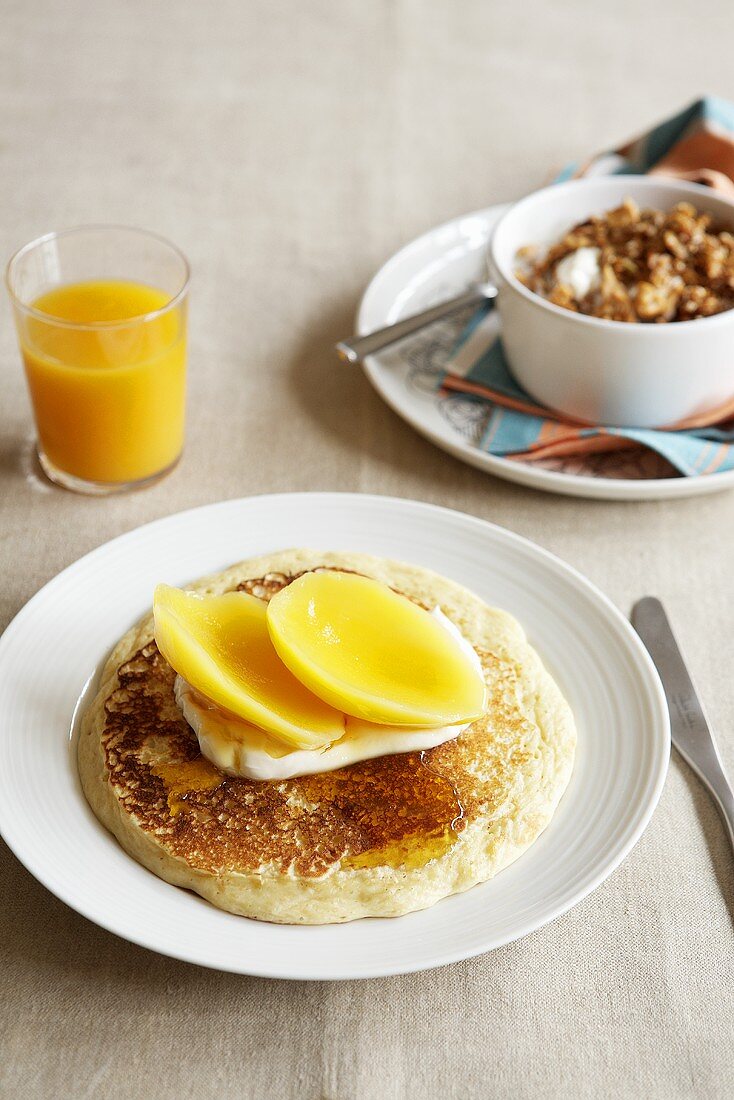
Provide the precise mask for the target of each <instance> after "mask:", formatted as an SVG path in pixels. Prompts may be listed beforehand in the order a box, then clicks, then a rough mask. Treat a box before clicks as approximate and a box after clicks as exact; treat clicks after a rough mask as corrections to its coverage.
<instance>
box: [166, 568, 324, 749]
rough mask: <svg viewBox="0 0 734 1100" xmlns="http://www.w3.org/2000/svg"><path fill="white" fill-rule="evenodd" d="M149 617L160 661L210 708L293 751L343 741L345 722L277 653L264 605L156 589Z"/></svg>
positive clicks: (232, 596)
mask: <svg viewBox="0 0 734 1100" xmlns="http://www.w3.org/2000/svg"><path fill="white" fill-rule="evenodd" d="M153 613H154V618H155V640H156V643H157V645H158V648H159V649H160V651H161V653H162V654H163V656H164V657H165V658H166V660H167V661H168V663H169V664H170V665H171V666H172V667H173V668H174V669H175V670H176V672H178V673H179V675H180V676H182V677H183V678H184V680H186V681H187V682H188V683H189V684H190V685H191V686H192V687H193V688H195V689H196V690H197V691H200V692H201V693H202V695H205V696H206V697H207V698H208V699H211V700H212V702H214V703H217V704H218V705H219V706H221V707H224V708H225V709H226V710H229V711H231V712H232V714H236V715H237V716H238V717H239V718H244V719H245V720H246V721H248V722H252V724H253V725H255V726H257V727H258V728H259V729H262V730H265V732H266V733H269V734H272V735H273V736H274V737H278V738H279V739H280V740H281V741H283V742H284V743H285V744H287V745H289V746H291V747H293V748H299V749H319V748H323V747H324V746H326V745H329V744H331V742H332V741H335V740H337V738H339V737H343V736H344V725H345V720H344V715H343V714H341V713H340V712H339V711H337V710H334V709H332V707H330V706H329V705H328V704H327V703H325V702H324V701H323V700H322V699H320V698H317V697H316V696H315V695H313V694H312V693H311V692H310V691H309V689H308V687H304V685H303V684H302V683H300V682H299V681H298V680H297V679H296V677H295V676H294V675H293V674H292V673H291V672H290V671H289V670H288V669H287V668H286V666H285V665H284V664H283V662H282V661H281V659H280V657H279V656H278V654H277V653H276V651H275V649H274V647H273V643H272V641H271V640H270V635H269V633H268V627H267V620H266V604H264V603H263V601H262V600H258V599H256V598H255V596H250V595H248V594H247V593H246V592H227V593H225V594H224V595H222V596H199V595H196V594H195V593H193V592H182V591H181V590H180V589H178V588H169V586H168V585H165V584H159V585H158V587H157V588H156V590H155V597H154V600H153Z"/></svg>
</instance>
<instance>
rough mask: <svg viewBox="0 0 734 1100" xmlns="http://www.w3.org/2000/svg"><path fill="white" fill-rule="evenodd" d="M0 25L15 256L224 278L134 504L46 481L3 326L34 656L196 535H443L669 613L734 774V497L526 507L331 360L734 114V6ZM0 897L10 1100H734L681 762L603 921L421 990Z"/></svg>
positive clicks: (1, 151) (0, 991) (709, 850)
mask: <svg viewBox="0 0 734 1100" xmlns="http://www.w3.org/2000/svg"><path fill="white" fill-rule="evenodd" d="M0 24H1V26H2V33H1V34H0V49H1V50H2V58H1V63H0V133H1V141H0V194H1V196H2V203H1V205H0V209H1V210H2V219H0V221H1V227H0V243H1V245H2V247H1V248H0V253H2V254H4V255H8V254H9V253H10V252H11V251H12V250H13V249H14V248H15V247H16V246H18V245H19V244H22V243H23V242H24V241H25V240H27V239H30V238H31V237H33V236H35V235H36V234H38V233H41V232H43V231H45V230H47V229H49V228H57V227H62V226H67V225H73V224H75V223H80V222H94V221H103V222H123V223H133V224H135V223H137V224H140V225H143V226H147V227H149V228H151V229H155V230H158V231H159V232H162V233H164V234H166V235H168V236H170V237H172V238H173V239H174V240H176V241H177V242H178V243H179V244H180V245H181V246H182V247H183V248H184V249H185V251H186V252H187V253H188V255H189V256H190V258H191V262H192V266H193V270H194V273H195V281H194V285H193V290H192V315H191V401H190V427H189V432H188V445H187V449H186V454H185V458H184V461H183V463H182V464H181V466H180V467H179V469H178V470H177V471H176V473H175V474H174V475H173V476H172V477H171V478H170V479H169V480H167V481H165V482H164V483H162V484H161V485H159V486H158V487H157V488H154V489H151V490H149V491H147V492H143V493H139V494H135V495H131V496H125V497H120V498H118V499H112V500H107V501H98V500H90V499H83V498H79V497H74V496H72V495H69V494H66V493H63V492H60V491H57V490H53V489H50V488H49V487H47V486H45V485H43V484H42V483H41V482H40V481H39V480H38V479H37V478H36V476H35V475H34V473H33V471H32V466H31V464H30V459H29V442H30V438H31V425H30V419H29V412H28V405H27V400H26V396H25V390H24V384H23V381H22V377H21V372H20V368H19V364H18V360H17V353H16V350H15V343H14V335H13V332H12V328H11V322H10V314H9V310H8V309H7V306H6V307H4V309H5V312H4V315H3V316H4V324H3V326H2V331H1V334H0V336H1V340H2V344H1V347H0V354H1V355H2V390H1V391H0V392H1V394H2V396H1V398H0V408H1V410H2V416H1V417H0V575H1V576H2V585H0V625H2V626H4V625H5V624H6V623H7V622H8V621H9V620H10V618H11V617H12V616H13V615H14V614H15V613H16V612H17V611H18V610H19V608H20V607H21V606H22V605H23V603H24V602H25V601H26V600H27V599H28V598H29V597H30V596H31V595H32V594H33V593H34V592H35V591H36V589H37V588H38V587H39V586H40V585H42V584H43V583H44V582H46V581H47V580H49V579H50V578H51V577H53V576H54V574H55V573H57V572H58V571H59V570H60V569H63V568H64V567H65V566H66V565H68V564H69V563H70V562H72V561H74V560H75V559H76V558H78V557H79V556H80V555H81V554H84V553H86V552H87V551H88V550H91V549H92V548H93V547H95V546H98V545H99V544H100V543H101V542H103V541H105V540H106V539H108V538H111V537H113V536H114V535H118V534H119V533H121V532H123V531H127V530H129V529H131V528H133V527H135V526H137V525H138V524H140V523H144V522H146V521H148V520H151V519H155V518H157V517H159V516H164V515H167V514H169V513H171V512H175V511H178V510H179V509H182V508H188V507H192V506H195V505H198V504H203V503H206V502H208V501H213V500H218V499H221V498H225V497H234V496H245V495H248V494H252V493H262V492H272V491H279V490H307V489H335V490H350V491H364V492H377V493H385V494H394V495H398V496H404V497H414V498H417V499H419V500H428V501H434V502H436V503H439V504H446V505H451V506H452V507H455V508H459V509H464V510H466V511H468V512H471V513H473V514H475V515H478V516H481V517H484V518H486V519H489V520H493V521H495V522H497V523H500V524H504V525H506V526H507V527H510V528H511V529H512V530H514V531H518V532H520V533H521V534H523V535H527V536H529V537H530V538H533V539H536V540H538V541H539V542H540V543H541V544H542V545H543V546H546V547H548V548H549V549H550V550H552V551H554V552H555V553H557V554H559V555H561V557H563V558H565V559H566V560H567V561H569V562H571V563H572V564H573V565H574V566H576V567H578V568H579V569H581V570H582V571H583V572H585V573H586V574H587V575H588V576H589V577H591V579H592V580H594V581H595V582H597V583H598V584H599V585H600V586H601V587H602V588H603V589H604V590H605V591H606V592H607V593H608V594H609V595H610V596H611V598H612V599H613V600H614V601H615V602H616V604H617V605H618V606H619V607H620V608H622V609H623V610H624V611H625V612H627V611H628V610H629V607H630V605H631V603H632V601H633V600H634V599H635V598H636V597H638V596H640V595H642V594H643V593H646V592H655V593H657V594H658V595H660V596H662V597H663V599H664V600H665V601H666V604H667V605H668V607H669V610H670V613H671V615H672V617H673V619H674V620H675V622H676V624H677V626H678V628H679V632H680V634H681V636H682V639H683V642H684V644H685V648H686V652H687V655H688V657H689V659H690V664H691V666H692V669H693V672H694V675H695V677H696V680H697V682H698V684H699V686H700V689H701V692H702V695H703V697H704V699H705V700H706V703H707V706H708V709H709V712H710V716H711V718H712V720H713V722H714V725H715V726H716V727H717V728H718V730H719V732H720V739H721V746H722V752H723V755H724V757H725V759H726V761H727V762H728V765H729V769H730V771H731V772H734V741H733V739H732V730H733V729H734V686H733V685H734V681H733V680H732V675H731V667H732V658H733V657H734V641H732V629H731V621H732V595H733V594H734V577H733V572H732V551H731V538H732V523H733V521H734V493H732V492H730V493H728V494H724V495H721V496H710V497H706V496H704V497H701V498H700V499H694V500H683V501H679V502H671V503H647V504H630V505H622V504H604V503H596V502H590V501H581V500H572V499H564V498H560V497H552V496H547V495H542V494H538V493H535V492H532V491H529V490H524V489H521V488H519V487H513V486H512V485H509V484H505V483H503V482H500V481H496V480H493V479H492V478H490V477H487V476H485V475H483V474H482V473H480V472H478V471H476V470H473V469H470V468H468V467H466V466H463V465H461V464H460V463H458V462H456V461H454V460H453V459H451V458H449V457H448V456H446V455H444V454H443V453H442V452H440V451H438V450H435V449H434V448H433V447H431V446H430V445H429V444H428V443H426V442H424V441H423V440H422V439H420V438H419V437H418V436H417V435H415V434H414V433H413V432H412V431H411V430H410V429H409V428H408V427H407V426H406V425H404V424H403V423H402V422H401V421H400V420H398V419H397V417H395V416H394V415H393V414H392V413H391V412H389V411H388V410H387V408H386V407H385V406H383V405H382V403H381V402H380V400H379V399H378V398H377V397H376V396H375V395H374V394H373V393H372V392H371V390H370V388H369V386H368V385H367V383H366V382H365V380H364V378H363V377H362V375H361V373H360V372H359V371H358V370H348V369H345V368H343V367H340V366H338V365H337V364H336V362H335V360H334V358H333V355H332V352H331V347H332V344H333V343H334V341H335V340H336V339H337V338H338V337H339V336H342V335H344V334H345V333H348V332H349V331H350V329H351V323H352V316H353V313H354V309H355V304H356V301H357V298H358V295H359V293H360V290H361V288H362V287H363V285H364V284H365V282H366V280H367V279H368V278H369V277H370V275H371V274H372V272H373V271H374V270H375V269H376V268H377V267H378V266H379V265H380V263H382V262H383V261H384V260H385V259H386V258H387V257H388V256H389V255H390V254H391V253H392V252H393V251H394V250H395V249H397V248H398V247H399V246H400V245H402V244H403V243H405V242H406V241H407V240H409V239H410V238H411V237H413V236H415V235H416V234H418V233H420V232H422V231H423V230H425V229H427V228H428V227H430V226H431V225H433V224H435V223H437V222H440V221H443V220H445V219H447V218H449V217H452V216H454V215H456V214H459V213H462V212H465V211H469V210H472V209H476V208H478V207H481V206H484V205H487V204H488V203H490V202H494V201H500V200H508V199H510V198H512V197H513V196H516V195H519V194H521V193H523V192H525V191H527V190H529V189H531V188H532V187H534V186H537V185H538V184H539V183H541V182H542V181H543V179H544V177H545V176H546V174H547V172H548V170H549V169H551V168H553V167H554V166H558V165H560V164H562V163H563V162H564V161H566V160H568V159H572V158H575V157H580V156H583V155H585V154H586V153H588V152H591V151H593V150H595V149H598V148H610V147H612V146H613V145H615V144H616V143H617V142H618V141H619V140H620V139H623V138H624V137H626V136H627V135H628V134H630V133H634V132H635V131H637V130H640V129H642V128H644V127H646V126H647V125H648V124H650V123H652V122H653V121H655V120H656V119H657V118H659V117H662V116H664V115H666V114H667V113H669V112H670V111H671V110H672V109H674V108H676V107H678V106H681V105H683V104H684V103H685V102H687V101H688V100H689V99H691V98H693V97H694V96H696V95H699V94H702V93H703V92H705V91H711V92H713V93H717V94H719V95H723V96H729V97H734V65H733V64H732V50H731V39H732V32H733V31H734V14H732V8H731V4H730V2H729V0H709V3H706V4H702V5H692V4H690V3H688V0H648V2H647V3H646V4H644V5H638V4H636V3H632V2H630V0H618V2H617V3H615V4H611V5H606V6H601V5H600V6H593V5H589V4H588V3H582V2H581V0H557V2H556V3H554V4H547V3H544V2H542V0H526V2H525V3H524V4H516V3H510V2H509V0H508V2H502V0H497V2H494V3H486V2H485V3H483V2H481V0H476V2H474V0H461V2H452V0H424V2H421V0H392V2H391V0H371V2H368V0H362V2H359V0H341V2H340V0H333V2H328V0H321V2H317V0H300V2H299V0H290V2H284V0H275V2H268V0H261V2H254V0H224V2H218V3H212V4H206V3H201V2H197V0H178V2H177V3H174V2H170V3H168V2H158V3H149V2H143V0H134V2H130V0H128V2H124V0H118V2H116V3H115V2H113V0H98V2H97V3H95V4H87V3H83V2H82V0H65V2H64V3H53V2H52V0H45V2H41V3H39V2H34V0H31V2H29V0H5V3H4V4H3V5H2V10H1V11H0ZM0 720H1V716H0ZM11 732H12V733H13V734H14V735H15V736H22V735H23V731H22V730H16V731H11ZM0 874H1V875H2V882H3V887H4V890H3V898H2V903H1V905H0V952H2V965H1V966H0V1016H1V1017H2V1033H1V1042H2V1049H1V1052H0V1094H1V1095H2V1096H3V1097H9V1098H10V1097H13V1098H15V1097H24V1098H25V1097H40V1098H47V1097H48V1098H51V1097H53V1098H56V1097H72V1098H76V1097H93V1098H97V1097H100V1098H107V1097H109V1098H115V1100H117V1098H138V1097H139V1098H148V1097H150V1098H155V1100H169V1098H170V1100H179V1098H181V1097H184V1096H196V1097H199V1098H203V1100H206V1098H209V1097H212V1098H214V1097H223V1098H228V1097H245V1098H253V1100H260V1098H264V1097H276V1098H278V1100H280V1098H290V1097H298V1098H304V1100H323V1098H328V1100H342V1098H350V1100H351V1098H356V1100H402V1098H409V1100H422V1098H424V1097H427V1098H434V1097H436V1098H441V1100H448V1098H456V1100H459V1098H461V1100H464V1098H467V1097H490V1096H491V1097H512V1098H514V1097H552V1098H555V1097H585V1098H586V1097H592V1098H593V1097H646V1098H655V1100H658V1098H659V1100H675V1098H678V1097H725V1096H731V1095H732V1092H733V1085H734V1042H733V1041H734V1020H733V1013H734V1009H733V996H732V993H733V990H732V982H733V980H734V965H733V962H732V960H733V947H734V944H733V942H732V911H734V860H733V859H732V853H731V852H730V851H729V849H728V847H727V843H726V840H725V836H724V832H723V829H722V827H721V825H720V823H719V821H718V819H717V817H716V815H715V813H714V811H713V810H712V807H711V805H710V803H709V801H708V799H707V797H706V795H705V794H704V793H703V792H702V789H701V787H700V786H699V785H698V783H697V782H696V781H695V780H694V778H693V777H692V776H691V773H690V772H689V771H688V770H687V769H686V768H685V767H684V766H683V765H682V764H681V762H680V761H679V760H678V759H677V758H675V757H674V759H673V763H672V767H671V770H670V776H669V779H668V781H667V784H666V787H665V792H664V794H663V797H662V801H661V803H660V807H659V809H658V811H657V813H656V815H655V817H654V819H653V822H652V824H651V825H650V827H649V829H648V830H647V832H646V834H645V836H644V837H643V839H642V840H641V841H640V843H639V844H638V846H637V847H636V848H635V850H634V851H633V853H632V854H631V856H630V857H629V858H628V859H627V861H626V862H625V863H624V865H623V866H622V867H621V868H620V869H619V870H618V871H617V872H616V873H615V874H614V875H613V876H612V878H611V879H610V880H609V881H607V882H606V883H604V885H603V886H602V887H601V888H600V889H599V890H597V891H596V892H595V893H594V894H593V895H592V896H591V897H589V898H587V899H586V901H584V902H583V903H582V904H580V905H579V906H577V907H576V908H575V909H574V910H573V911H572V912H570V913H568V914H567V915H566V916H564V917H562V918H560V919H559V920H557V921H555V923H553V924H552V925H551V926H549V927H547V928H545V929H543V930H541V931H539V932H536V933H535V934H534V935H532V936H529V937H528V938H527V939H525V940H523V941H522V942H519V943H515V944H512V945H510V946H508V947H505V948H503V949H502V950H499V951H496V952H494V953H493V954H490V955H486V956H484V957H482V958H479V959H474V960H471V961H469V962H465V963H462V964H460V965H457V966H451V967H448V968H445V969H442V970H436V971H432V972H428V973H424V974H417V975H413V976H407V977H397V978H390V979H386V980H375V981H366V982H363V983H358V982H348V983H345V984H341V985H340V984H333V985H330V984H326V983H324V984H322V983H306V984H301V985H299V984H294V983H290V982H275V981H265V980H258V979H248V978H242V977H237V976H234V975H230V974H218V973H214V972H209V971H206V970H203V969H199V968H197V967H195V966H189V965H186V964H183V963H178V962H174V961H171V960H169V959H166V958H161V957H159V956H157V955H154V954H152V953H149V952H147V951H145V950H143V949H140V948H137V947H133V946H131V945H129V944H127V943H125V942H123V941H121V940H119V939H117V938H115V937H114V936H112V935H110V934H108V933H107V932H103V931H101V930H100V929H99V928H96V927H95V926H93V925H92V924H89V923H88V922H87V921H86V920H84V919H83V918H82V917H80V916H77V914H76V913H73V912H72V911H71V910H69V909H67V908H66V907H65V906H64V905H62V904H61V903H60V902H59V901H57V900H56V899H55V898H53V897H52V896H51V895H50V894H48V893H47V892H46V890H44V889H43V888H42V887H41V886H39V885H38V884H37V883H36V882H35V881H34V880H33V879H32V878H31V876H30V875H29V874H28V873H27V872H26V871H25V870H24V869H23V868H22V867H21V866H20V865H19V864H18V863H17V861H16V860H15V858H14V857H13V856H12V855H11V854H10V853H9V851H8V850H7V849H6V848H4V847H2V850H1V851H0Z"/></svg>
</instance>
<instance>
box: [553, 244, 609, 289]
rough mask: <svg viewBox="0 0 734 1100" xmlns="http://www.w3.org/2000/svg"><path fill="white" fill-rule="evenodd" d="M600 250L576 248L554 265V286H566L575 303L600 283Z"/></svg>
mask: <svg viewBox="0 0 734 1100" xmlns="http://www.w3.org/2000/svg"><path fill="white" fill-rule="evenodd" d="M600 260H601V250H600V249H598V248H592V247H584V248H577V249H576V251H575V252H569V254H568V255H567V256H564V257H563V259H562V260H561V261H560V262H559V263H557V264H556V285H558V286H560V285H561V284H563V286H568V287H570V288H571V290H572V291H573V296H574V298H575V299H576V301H577V302H580V301H581V299H582V298H585V297H586V295H587V294H589V293H590V292H591V291H592V290H596V289H597V287H598V286H599V285H600V283H601V264H600Z"/></svg>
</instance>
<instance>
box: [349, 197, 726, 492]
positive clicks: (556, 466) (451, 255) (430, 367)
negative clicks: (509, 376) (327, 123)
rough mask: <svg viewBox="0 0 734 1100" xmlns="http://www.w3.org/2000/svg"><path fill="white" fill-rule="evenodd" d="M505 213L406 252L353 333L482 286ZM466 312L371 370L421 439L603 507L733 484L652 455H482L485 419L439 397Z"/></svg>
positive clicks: (369, 365)
mask: <svg viewBox="0 0 734 1100" xmlns="http://www.w3.org/2000/svg"><path fill="white" fill-rule="evenodd" d="M506 209H507V206H506V205H502V206H490V207H488V208H487V209H486V210H480V211H478V212H477V213H476V214H469V215H466V216H465V217H461V218H456V219H455V220H454V221H451V222H447V223H446V224H445V225H442V226H439V227H438V228H436V229H432V230H430V231H429V232H428V233H425V234H424V235H423V236H422V237H418V238H417V239H416V240H414V241H413V242H411V244H409V245H406V247H405V248H403V249H402V250H401V251H400V252H398V253H396V255H395V256H393V257H392V258H391V259H390V260H388V262H387V263H386V264H385V265H384V266H383V267H382V268H381V269H380V270H379V271H378V273H377V275H375V277H374V279H373V280H372V282H371V283H370V285H369V286H368V287H367V290H366V291H365V294H364V297H363V298H362V301H361V303H360V307H359V313H358V316H357V330H358V332H359V333H360V334H362V333H366V332H371V331H372V330H373V329H376V328H379V327H380V326H382V325H386V324H390V323H392V322H393V321H397V320H398V319H399V318H400V317H405V316H408V315H409V314H411V313H415V312H417V311H418V310H421V309H425V308H426V307H427V306H429V305H433V304H435V303H436V302H440V301H442V300H443V299H444V298H449V297H451V296H452V295H455V294H459V293H460V292H461V291H462V290H463V289H464V288H465V287H466V286H467V285H468V284H469V283H470V282H473V281H475V280H477V279H480V278H486V248H487V242H488V240H489V237H490V235H491V232H492V229H493V227H494V225H495V223H496V222H497V220H498V219H499V217H500V216H501V215H502V214H503V213H504V211H505V210H506ZM468 316H469V314H466V315H464V316H461V315H458V316H457V317H455V318H452V319H451V320H448V321H444V322H441V323H440V324H437V325H434V326H432V327H431V328H430V329H426V330H424V331H423V332H421V333H419V334H418V335H417V336H415V337H413V339H411V340H405V341H403V342H402V343H401V344H398V345H396V346H395V347H394V348H390V349H388V350H387V351H385V352H382V353H381V354H380V355H374V356H370V358H369V359H367V361H366V362H365V367H364V369H365V373H366V375H367V377H368V378H369V380H370V382H371V383H372V385H373V386H374V387H375V389H376V390H377V392H378V393H379V394H380V396H381V397H382V398H383V399H384V400H385V401H386V402H387V404H388V405H390V407H391V408H392V409H394V411H395V412H396V413H397V414H398V415H399V416H401V417H402V418H403V419H404V420H406V421H407V422H408V423H409V424H410V425H411V426H412V427H413V428H415V429H416V431H418V432H420V433H421V435H424V436H426V438H427V439H430V440H431V441H432V442H433V443H436V444H437V445H438V446H439V447H442V448H443V450H445V451H448V452H449V453H450V454H453V455H455V456H456V457H457V458H460V459H462V460H463V461H464V462H468V463H469V464H470V465H472V466H478V467H479V468H480V469H483V470H487V471H488V472H489V473H492V474H494V475H495V476H496V477H501V478H504V479H505V480H507V481H516V482H519V483H520V484H523V485H530V486H532V487H533V488H536V489H545V490H546V491H548V492H553V493H564V494H566V495H569V496H582V497H595V498H598V499H602V500H659V499H661V498H663V497H685V496H693V495H694V494H696V493H713V492H716V491H718V490H719V489H726V488H730V487H731V486H734V470H729V471H726V472H724V473H720V474H709V475H706V476H705V477H682V476H680V475H679V474H678V472H677V471H676V470H675V469H674V468H673V467H672V466H671V465H670V464H669V463H668V462H667V461H666V460H665V459H664V458H662V456H660V455H658V454H656V453H654V452H652V451H647V450H643V449H640V450H630V451H620V452H612V453H610V454H596V455H574V456H569V457H566V458H548V459H544V460H542V461H541V460H536V461H534V462H527V461H521V460H519V459H513V458H500V457H498V456H496V455H490V454H487V453H486V452H485V451H481V450H480V449H479V447H478V445H477V444H478V440H479V439H480V437H481V435H482V430H483V428H484V423H485V419H486V416H487V412H486V409H485V407H484V406H483V404H482V403H481V402H477V401H475V400H473V399H472V398H470V397H466V396H464V395H463V394H450V395H448V396H441V395H439V394H438V393H437V392H436V382H437V379H438V378H439V377H440V375H441V373H442V371H443V369H444V366H445V363H446V361H447V359H448V356H449V353H450V351H451V349H452V348H453V346H454V344H455V342H456V339H457V337H458V335H459V333H460V332H461V329H462V328H463V326H464V325H465V324H466V321H467V319H468Z"/></svg>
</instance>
